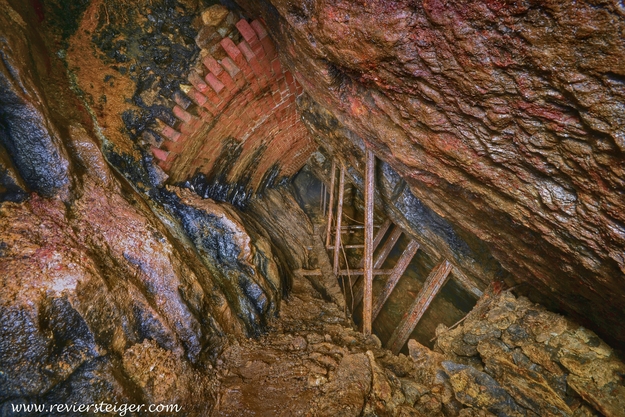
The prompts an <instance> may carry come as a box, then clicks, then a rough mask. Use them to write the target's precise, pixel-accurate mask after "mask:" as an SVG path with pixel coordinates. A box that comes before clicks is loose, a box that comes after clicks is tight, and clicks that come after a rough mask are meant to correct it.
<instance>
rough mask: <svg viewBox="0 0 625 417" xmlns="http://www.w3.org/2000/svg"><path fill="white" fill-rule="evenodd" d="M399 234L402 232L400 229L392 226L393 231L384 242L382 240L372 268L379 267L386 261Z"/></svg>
mask: <svg viewBox="0 0 625 417" xmlns="http://www.w3.org/2000/svg"><path fill="white" fill-rule="evenodd" d="M401 234H402V231H401V229H400V228H399V227H397V226H395V227H394V228H393V231H392V232H391V235H390V236H389V237H388V239H387V240H386V242H384V245H382V248H381V249H380V252H379V253H378V256H376V258H375V262H374V263H373V267H374V268H380V267H381V266H382V265H383V264H384V261H386V258H388V255H389V254H390V253H391V251H392V250H393V248H394V247H395V244H396V243H397V241H398V240H399V238H400V236H401Z"/></svg>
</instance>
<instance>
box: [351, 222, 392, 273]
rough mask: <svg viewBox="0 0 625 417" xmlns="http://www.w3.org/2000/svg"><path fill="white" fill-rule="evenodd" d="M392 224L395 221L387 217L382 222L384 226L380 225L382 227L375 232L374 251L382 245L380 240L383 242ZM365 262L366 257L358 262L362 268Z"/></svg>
mask: <svg viewBox="0 0 625 417" xmlns="http://www.w3.org/2000/svg"><path fill="white" fill-rule="evenodd" d="M392 224H393V223H391V220H390V219H386V220H385V221H384V223H383V224H382V226H380V229H379V230H378V232H377V233H376V234H375V239H373V251H374V252H375V250H376V249H377V247H378V246H380V242H382V239H383V238H384V235H385V234H386V232H387V231H388V228H389V227H391V225H392ZM363 227H364V226H363ZM364 263H365V258H362V259H361V260H360V262H358V266H357V267H358V268H362V267H363V266H364Z"/></svg>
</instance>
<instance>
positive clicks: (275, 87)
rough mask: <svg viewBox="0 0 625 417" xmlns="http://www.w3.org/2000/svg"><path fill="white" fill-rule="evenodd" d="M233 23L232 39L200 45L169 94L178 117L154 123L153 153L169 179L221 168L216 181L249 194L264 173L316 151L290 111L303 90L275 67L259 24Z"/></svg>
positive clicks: (285, 172) (299, 162)
mask: <svg viewBox="0 0 625 417" xmlns="http://www.w3.org/2000/svg"><path fill="white" fill-rule="evenodd" d="M236 28H237V30H238V32H239V33H240V35H241V37H242V40H241V41H240V42H239V43H238V44H236V43H235V42H234V41H233V40H232V39H231V38H230V37H224V38H222V39H221V40H220V41H219V42H218V44H216V45H214V46H213V48H208V49H203V50H202V53H201V63H202V65H198V66H197V67H196V68H195V69H194V70H192V71H191V72H190V74H189V76H188V81H189V85H188V86H182V90H183V91H184V93H185V94H184V95H183V94H178V95H177V96H176V97H175V102H176V105H175V106H174V107H173V113H174V114H175V115H176V117H177V119H178V122H177V123H176V124H175V125H174V126H170V125H167V124H165V123H164V122H160V121H159V122H160V128H159V130H160V133H161V135H162V136H163V138H164V140H163V141H162V142H160V143H153V145H152V153H153V155H154V157H155V158H156V160H157V162H158V165H159V166H160V167H161V168H162V169H163V170H164V171H165V172H166V173H167V174H168V175H169V177H170V180H171V181H174V182H176V181H182V180H185V179H187V178H190V177H192V176H194V175H197V174H204V175H206V177H208V178H210V177H211V176H214V175H215V173H216V172H220V175H222V176H223V177H222V178H220V179H221V180H223V181H225V182H227V183H231V184H232V183H241V182H243V183H245V184H247V187H248V189H250V191H252V192H255V191H258V189H259V188H260V187H261V185H262V184H263V183H264V182H265V180H266V177H267V176H268V175H271V176H272V177H273V178H281V177H289V176H292V175H293V174H295V173H296V172H297V171H298V170H299V169H300V168H301V167H302V166H304V164H305V162H306V160H307V159H308V157H309V156H310V154H311V153H312V152H313V151H314V150H315V148H316V145H315V142H314V141H313V140H312V138H311V136H310V133H309V132H308V131H307V129H306V127H305V126H304V124H303V123H302V121H301V120H300V116H299V114H298V113H297V110H296V103H295V100H296V98H297V97H298V96H299V95H300V94H302V88H301V86H300V85H299V83H298V82H297V80H296V79H295V78H294V77H293V75H292V74H291V72H289V71H288V70H285V69H284V68H283V67H282V64H281V63H280V60H279V58H278V54H277V52H276V49H275V46H274V44H273V41H272V40H271V38H270V37H269V36H268V34H267V31H266V29H265V27H264V25H263V23H262V22H261V21H260V20H254V21H252V22H251V23H248V22H247V20H245V19H241V20H240V21H239V22H237V23H236ZM220 57H221V58H220ZM228 147H229V148H230V149H227V148H228ZM225 154H228V155H229V156H230V157H229V159H227V161H224V160H223V159H221V158H225V157H224V155H225ZM233 155H234V156H233ZM224 163H228V164H229V166H228V167H224V166H222V165H223V164H224Z"/></svg>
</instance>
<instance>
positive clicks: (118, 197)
mask: <svg viewBox="0 0 625 417" xmlns="http://www.w3.org/2000/svg"><path fill="white" fill-rule="evenodd" d="M0 10H1V11H2V13H0V23H1V24H0V27H1V28H2V29H1V30H0V43H2V45H3V48H2V52H1V54H2V66H1V67H0V70H1V71H0V84H1V86H2V93H0V139H1V142H2V144H3V145H4V147H3V148H2V152H3V153H2V155H1V157H0V161H2V166H1V167H0V168H2V172H3V176H2V191H3V194H2V196H3V201H1V202H0V286H1V287H2V288H1V290H0V414H1V415H5V414H9V413H12V411H10V410H11V407H12V405H14V404H19V403H25V404H27V403H32V402H33V401H38V402H39V403H40V404H44V403H45V404H52V403H97V402H100V401H105V402H107V403H111V402H112V403H114V402H115V401H118V402H119V403H129V402H130V403H141V402H146V403H150V402H152V403H159V402H163V403H179V404H181V405H182V407H183V409H185V411H186V412H187V413H189V415H206V413H208V412H209V411H210V410H211V408H212V407H213V405H214V403H215V399H214V384H215V380H214V378H213V376H214V375H213V373H212V365H211V363H212V361H214V360H215V358H216V356H217V355H218V354H219V353H220V352H221V349H222V348H223V346H224V345H225V344H226V343H227V342H228V338H246V337H251V336H257V335H259V334H260V333H262V332H263V331H265V329H266V325H267V322H268V321H269V320H271V319H272V318H273V317H275V315H276V314H277V312H278V310H279V305H280V299H281V298H282V296H283V293H284V292H285V285H286V284H287V283H286V275H285V273H286V270H285V266H284V265H283V261H282V258H284V257H283V256H279V254H278V247H277V246H276V245H274V243H273V241H272V240H271V239H272V238H271V236H270V235H269V234H268V233H267V232H266V231H265V230H264V229H263V227H262V226H260V224H259V223H258V222H254V221H251V220H249V219H248V218H247V217H245V216H244V215H241V216H240V215H238V214H237V211H236V209H235V208H234V207H233V206H231V205H229V204H225V203H215V202H213V201H212V200H206V199H202V198H200V197H199V196H197V195H196V194H193V193H191V192H189V191H188V190H183V189H180V188H177V187H170V188H167V189H165V188H162V189H157V188H153V187H152V186H151V182H150V181H149V176H150V173H149V172H147V171H146V170H145V168H144V166H143V165H142V164H140V163H137V162H136V161H135V163H134V164H133V163H132V159H123V158H122V157H121V156H120V155H119V154H115V153H114V152H108V153H107V149H110V143H107V142H106V137H105V136H104V135H102V130H97V129H95V128H94V126H93V124H92V123H91V118H90V114H89V112H88V110H87V109H86V108H85V107H84V106H82V105H81V102H80V100H79V99H78V97H77V96H76V95H74V94H73V93H72V89H71V85H70V82H69V79H68V77H67V72H66V70H67V69H66V67H65V66H64V65H63V62H62V61H61V60H59V59H58V58H57V57H55V56H54V55H52V54H51V53H50V49H49V48H52V47H53V46H52V45H53V44H54V41H55V40H57V41H58V40H59V39H57V38H54V36H53V35H54V32H52V35H51V37H50V38H49V39H44V38H43V37H42V36H41V32H40V30H41V29H42V28H41V26H38V25H37V14H36V13H35V11H34V10H33V9H31V8H30V7H29V6H28V7H27V5H24V4H20V3H17V5H15V6H14V5H12V4H9V3H7V2H5V1H3V2H0ZM118 116H119V115H118ZM98 132H99V134H98ZM5 149H6V151H7V152H5V151H4V150H5ZM105 155H106V157H109V158H111V160H107V159H106V157H105ZM116 158H117V159H116ZM113 167H114V168H117V169H119V170H120V171H124V170H126V171H125V172H124V173H135V174H136V175H137V176H136V177H133V178H134V179H137V178H138V179H140V180H143V181H137V182H136V183H131V182H129V181H127V180H126V178H125V177H124V176H122V175H120V174H119V172H118V171H117V170H116V169H114V168H113ZM5 199H6V201H5ZM198 398H202V399H203V401H197V399H198Z"/></svg>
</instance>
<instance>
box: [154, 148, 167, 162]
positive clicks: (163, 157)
mask: <svg viewBox="0 0 625 417" xmlns="http://www.w3.org/2000/svg"><path fill="white" fill-rule="evenodd" d="M151 150H152V154H153V155H154V157H155V158H156V159H158V160H160V161H167V158H168V157H169V152H167V151H165V150H163V149H159V148H157V147H154V146H152V147H151Z"/></svg>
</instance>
